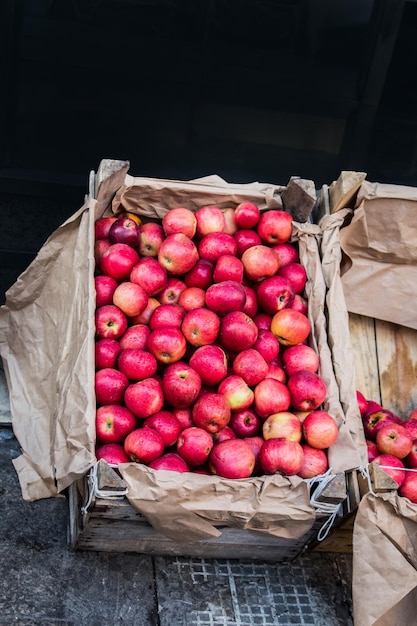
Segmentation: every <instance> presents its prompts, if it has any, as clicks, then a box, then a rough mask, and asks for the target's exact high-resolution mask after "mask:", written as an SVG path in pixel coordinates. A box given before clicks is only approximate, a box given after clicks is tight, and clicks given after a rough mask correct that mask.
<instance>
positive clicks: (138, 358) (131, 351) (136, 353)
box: [117, 348, 157, 381]
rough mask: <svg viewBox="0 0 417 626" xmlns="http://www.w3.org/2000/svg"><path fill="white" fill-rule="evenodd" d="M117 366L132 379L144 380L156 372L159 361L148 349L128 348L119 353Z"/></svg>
mask: <svg viewBox="0 0 417 626" xmlns="http://www.w3.org/2000/svg"><path fill="white" fill-rule="evenodd" d="M117 367H118V369H119V370H120V371H121V372H123V374H125V376H127V377H128V379H129V380H131V381H132V380H133V381H137V380H144V379H145V378H151V377H152V376H154V375H155V374H156V370H157V361H156V359H155V357H154V356H153V355H152V354H151V353H150V352H148V351H147V350H137V349H136V348H126V349H125V350H122V351H121V352H120V354H119V357H118V359H117Z"/></svg>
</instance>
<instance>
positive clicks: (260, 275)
mask: <svg viewBox="0 0 417 626" xmlns="http://www.w3.org/2000/svg"><path fill="white" fill-rule="evenodd" d="M241 259H242V263H243V267H244V270H245V276H246V278H248V279H249V280H251V281H253V282H255V283H259V282H261V281H262V280H264V279H265V278H269V277H270V276H274V274H276V273H277V271H278V269H279V259H278V256H277V254H276V253H275V252H274V251H273V250H272V248H268V246H264V245H258V246H252V247H251V248H248V249H247V250H245V251H244V252H243V254H242V257H241Z"/></svg>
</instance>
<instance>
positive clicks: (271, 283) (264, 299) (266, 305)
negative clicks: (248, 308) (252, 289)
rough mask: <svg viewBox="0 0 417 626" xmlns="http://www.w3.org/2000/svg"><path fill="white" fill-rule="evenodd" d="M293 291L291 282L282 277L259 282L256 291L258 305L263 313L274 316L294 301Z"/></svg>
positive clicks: (273, 277)
mask: <svg viewBox="0 0 417 626" xmlns="http://www.w3.org/2000/svg"><path fill="white" fill-rule="evenodd" d="M294 295H295V291H294V288H293V286H292V284H291V282H290V281H289V280H288V279H287V278H285V277H284V276H271V277H270V278H266V279H265V280H263V281H262V282H261V284H260V285H259V287H258V290H257V297H258V303H259V306H260V308H261V309H262V311H264V313H268V314H269V315H274V314H275V313H276V312H277V311H280V310H281V309H284V308H285V307H288V306H289V305H290V304H291V302H292V300H293V299H294Z"/></svg>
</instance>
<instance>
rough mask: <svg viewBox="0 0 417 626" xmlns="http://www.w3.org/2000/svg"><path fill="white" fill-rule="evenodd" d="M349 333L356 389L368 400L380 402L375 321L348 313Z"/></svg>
mask: <svg viewBox="0 0 417 626" xmlns="http://www.w3.org/2000/svg"><path fill="white" fill-rule="evenodd" d="M349 331H350V337H351V343H352V349H353V352H354V355H355V372H356V389H358V390H359V391H360V392H361V393H363V395H364V396H365V398H367V399H368V400H375V402H380V401H381V390H380V382H379V370H378V353H377V344H376V338H375V320H374V318H372V317H365V316H364V315H356V314H355V313H349Z"/></svg>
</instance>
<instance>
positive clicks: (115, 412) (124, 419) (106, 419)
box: [95, 404, 136, 443]
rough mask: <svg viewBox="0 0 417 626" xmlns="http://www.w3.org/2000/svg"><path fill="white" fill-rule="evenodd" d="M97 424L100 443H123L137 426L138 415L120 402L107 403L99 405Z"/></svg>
mask: <svg viewBox="0 0 417 626" xmlns="http://www.w3.org/2000/svg"><path fill="white" fill-rule="evenodd" d="M95 424H96V435H97V441H98V442H99V443H122V442H123V441H124V439H125V437H126V436H127V435H128V434H129V433H130V432H131V431H132V430H134V429H135V428H136V417H135V416H134V415H133V413H131V412H130V411H129V410H128V409H127V408H126V407H124V406H121V405H120V404H107V405H105V406H100V407H98V409H97V411H96V420H95Z"/></svg>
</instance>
